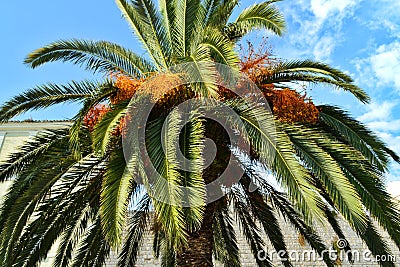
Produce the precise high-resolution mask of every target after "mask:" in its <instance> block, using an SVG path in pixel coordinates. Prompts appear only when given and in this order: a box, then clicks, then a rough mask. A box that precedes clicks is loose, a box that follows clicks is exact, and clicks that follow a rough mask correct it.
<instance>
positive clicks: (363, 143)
mask: <svg viewBox="0 0 400 267" xmlns="http://www.w3.org/2000/svg"><path fill="white" fill-rule="evenodd" d="M318 107H319V108H320V111H321V112H320V118H321V121H322V127H323V128H324V129H325V130H326V131H328V132H331V133H332V134H334V135H335V136H336V137H337V138H339V139H340V140H344V141H346V142H347V143H348V144H350V145H351V146H352V147H354V148H355V149H357V150H358V151H360V152H361V153H362V154H363V155H364V157H365V158H367V159H368V161H369V162H370V163H371V164H372V165H374V166H376V167H377V168H378V169H379V170H380V171H386V170H387V168H388V163H389V160H388V157H389V156H390V157H392V158H393V159H394V160H396V161H398V162H399V163H400V158H399V156H397V155H396V153H394V152H393V151H391V150H390V149H389V148H388V147H387V146H386V145H385V144H384V143H383V142H382V141H381V140H380V139H379V138H378V137H377V136H376V135H375V134H374V133H373V132H372V131H370V130H369V129H368V128H367V127H365V126H364V125H363V124H362V123H361V122H359V121H357V120H355V119H353V118H351V117H350V116H349V114H348V113H347V112H345V111H343V110H341V109H340V108H338V107H334V106H328V105H321V106H318Z"/></svg>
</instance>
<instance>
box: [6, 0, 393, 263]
mask: <svg viewBox="0 0 400 267" xmlns="http://www.w3.org/2000/svg"><path fill="white" fill-rule="evenodd" d="M116 2H117V4H118V7H119V8H120V10H121V11H122V13H123V15H124V17H125V19H126V20H127V21H128V23H129V24H130V26H131V27H132V29H133V30H134V32H135V35H136V37H137V38H138V39H139V41H141V43H142V44H143V47H144V49H145V50H146V52H147V53H146V57H140V56H138V55H137V54H136V53H134V52H133V51H131V50H128V49H126V48H123V47H121V46H119V45H117V44H113V43H110V42H106V41H87V40H66V41H58V42H55V43H52V44H49V45H47V46H45V47H43V48H40V49H38V50H36V51H34V52H33V53H31V54H30V55H28V57H27V58H26V60H25V63H26V64H28V65H29V66H31V67H33V68H35V67H38V66H40V65H42V64H45V63H48V62H52V61H58V60H61V61H68V62H72V63H74V64H78V65H80V66H84V67H85V68H86V69H88V70H90V71H93V72H100V73H104V74H110V73H112V74H113V76H112V78H109V79H108V78H105V79H104V80H103V81H100V82H93V81H83V82H75V81H73V82H71V83H69V84H66V85H57V84H46V85H42V86H38V87H35V88H33V89H30V90H28V91H26V92H25V93H22V94H20V95H18V96H16V97H14V98H12V99H11V100H10V101H8V102H6V103H5V104H4V105H3V106H2V107H1V112H0V121H2V122H6V121H8V120H10V119H12V118H14V117H15V116H17V115H19V114H21V113H24V112H26V111H28V110H36V109H42V108H46V107H49V106H51V105H54V104H59V103H65V102H79V103H81V104H82V108H81V110H80V111H79V112H78V114H77V115H76V116H75V117H74V119H73V121H74V122H73V124H72V126H71V127H69V128H65V129H60V130H57V131H54V130H53V131H50V130H49V131H45V132H43V133H41V134H39V135H38V136H36V137H35V138H33V139H32V140H30V141H28V142H27V143H26V144H25V145H23V146H22V147H21V149H20V151H19V152H16V153H14V154H12V155H11V156H10V158H9V159H8V160H7V161H6V162H4V163H3V164H2V165H0V180H1V181H5V180H7V179H11V178H12V177H16V178H15V180H14V182H13V184H12V187H11V189H10V190H9V192H8V193H7V195H6V197H5V199H4V203H3V205H2V207H1V210H0V214H1V215H0V229H1V232H0V243H1V249H0V261H1V263H2V265H4V266H34V265H36V264H37V263H38V262H40V261H41V260H42V259H44V258H46V257H47V253H48V251H49V250H50V248H51V247H52V245H53V244H54V243H55V242H56V240H58V239H59V240H60V244H59V246H58V250H57V256H56V259H55V263H54V266H70V265H71V266H101V265H103V264H104V262H105V260H106V258H107V257H108V255H109V254H110V251H111V250H115V249H118V248H119V247H121V246H122V250H121V251H120V253H119V266H133V265H135V262H136V259H137V254H138V251H139V248H140V245H141V242H142V240H143V236H144V233H145V232H146V231H147V230H149V228H151V231H152V232H153V234H154V243H153V248H154V253H155V255H156V256H157V257H160V258H161V262H162V266H174V265H177V266H212V264H213V256H214V258H215V259H216V260H218V261H221V262H223V263H224V264H225V266H240V258H239V249H238V245H237V240H236V233H235V230H234V228H233V221H234V218H233V216H232V215H233V213H234V214H235V216H236V217H235V218H236V221H237V222H238V223H239V224H240V225H241V229H242V232H243V234H244V236H245V237H246V239H247V241H248V243H249V246H250V248H251V251H252V252H253V254H254V256H255V258H256V262H257V264H258V266H272V262H271V260H270V259H267V260H265V261H263V260H260V259H259V257H257V254H258V252H259V251H260V250H262V249H263V246H264V244H265V243H264V240H263V238H262V234H261V232H262V231H264V232H265V233H266V236H267V237H268V239H269V240H270V241H271V243H272V245H273V246H274V249H275V250H277V251H286V255H287V248H286V244H285V240H284V234H283V232H282V229H281V227H280V225H279V223H278V220H277V216H278V213H280V214H282V215H283V216H284V217H285V218H286V220H287V221H288V222H289V223H290V224H292V225H293V226H294V227H295V228H296V230H297V231H298V232H299V233H300V234H301V235H302V236H303V237H304V238H305V240H306V241H307V242H308V243H309V245H310V246H311V247H312V248H313V249H315V250H316V251H317V252H318V253H319V254H320V255H322V254H323V251H324V250H325V249H327V247H326V244H324V242H323V240H322V239H321V238H320V237H319V236H318V234H317V232H316V231H315V229H314V226H313V224H312V222H313V220H314V219H318V220H319V221H321V222H324V223H328V224H329V225H331V227H332V228H333V230H334V231H335V232H336V233H337V235H338V237H339V238H343V239H345V238H346V237H345V236H344V234H343V231H342V229H341V228H340V226H339V224H338V222H337V215H338V214H341V215H342V216H343V217H344V218H345V219H346V220H347V221H348V223H349V224H350V226H351V227H352V228H353V229H354V230H355V231H356V233H357V234H358V235H359V236H360V237H361V238H362V239H363V240H364V241H365V243H366V244H367V246H368V248H369V249H370V250H371V251H372V253H373V254H374V255H383V254H388V253H391V252H390V249H389V247H388V245H387V243H386V241H385V240H383V238H382V237H381V235H380V234H379V232H378V231H377V229H376V226H375V223H374V222H375V221H376V222H377V223H378V224H379V225H380V226H381V227H383V228H384V229H385V230H386V231H387V233H388V234H389V235H390V237H391V238H392V239H393V241H394V242H395V244H396V245H397V246H398V247H400V235H399V234H400V222H399V218H400V217H399V209H398V207H397V206H396V205H395V203H394V202H393V201H392V199H391V197H390V195H389V194H388V193H387V191H386V190H385V185H384V182H383V179H382V177H383V175H384V174H385V172H386V171H387V169H388V164H389V160H390V158H393V159H395V160H396V161H399V158H398V156H397V155H395V153H394V152H393V151H391V150H390V149H388V148H387V147H386V146H385V144H384V143H383V142H382V141H380V140H379V138H377V137H376V136H375V135H374V134H373V133H372V132H371V131H369V130H368V129H367V128H366V127H365V126H363V125H362V124H361V123H360V122H358V121H356V120H354V119H352V118H351V117H350V116H349V114H347V113H346V112H344V111H343V110H341V109H340V108H338V107H334V106H326V105H322V106H315V105H314V104H313V103H312V102H310V101H307V100H306V99H305V98H304V97H301V96H300V94H299V93H297V92H295V91H294V90H291V89H288V88H289V87H290V86H291V83H293V82H299V81H300V82H309V83H317V84H326V85H331V86H333V87H335V88H338V89H341V90H345V91H348V92H350V93H351V94H353V95H354V96H355V97H356V98H357V99H359V100H360V101H361V102H364V103H366V102H368V101H369V97H368V96H367V95H366V93H365V92H364V91H363V90H361V89H360V88H358V87H357V86H356V85H354V83H353V80H352V79H351V78H350V77H349V76H347V75H346V74H344V73H342V72H341V71H339V70H336V69H334V68H331V67H330V66H328V65H326V64H323V63H318V62H313V61H309V60H306V61H284V62H273V64H271V62H270V61H268V60H267V59H268V57H265V56H261V57H260V58H251V57H250V58H247V59H245V60H242V62H241V60H240V57H239V55H238V53H237V52H236V51H235V49H234V45H235V42H236V41H237V40H239V39H241V38H242V37H243V36H244V35H246V34H247V33H248V32H250V31H252V30H255V29H267V30H270V31H272V32H273V33H275V34H277V35H281V34H282V33H283V31H284V28H285V24H284V20H283V17H282V15H281V14H280V13H279V11H278V9H277V8H276V7H275V6H274V2H276V1H266V2H263V3H260V4H255V5H253V6H251V7H249V8H246V9H245V10H243V11H242V12H241V13H240V15H239V16H238V17H237V18H236V19H235V20H232V19H231V15H232V12H233V9H234V8H235V7H236V6H237V5H238V1H232V0H227V1H223V0H215V1H213V0H204V1H200V0H193V1H185V0H171V1H166V0H160V1H159V3H158V5H156V4H155V3H153V2H152V1H151V0H133V1H131V2H129V3H128V2H127V1H125V0H117V1H116ZM182 63H191V64H192V65H191V66H195V67H194V68H192V69H190V73H189V74H193V75H205V74H211V75H212V77H216V76H218V75H221V73H218V70H217V69H216V68H215V63H220V64H224V65H227V66H228V67H230V68H231V69H233V70H237V71H241V72H244V73H247V74H249V77H250V78H251V79H252V80H253V81H254V82H255V83H256V84H257V85H258V86H259V88H260V89H261V91H262V93H263V95H264V96H265V98H266V99H267V101H268V103H269V104H270V105H271V106H272V111H273V115H274V118H273V120H274V123H275V128H276V131H275V132H274V133H273V138H272V137H271V133H267V132H265V131H264V128H263V127H261V126H262V123H263V122H270V121H271V116H270V115H269V113H268V112H266V110H265V108H264V107H262V106H260V105H258V106H257V105H252V104H249V103H247V102H246V101H243V99H239V98H238V97H237V96H235V95H232V94H225V93H224V91H223V90H222V89H221V88H220V87H218V86H213V85H212V84H210V83H200V84H198V86H197V85H196V86H178V87H177V88H175V89H174V90H173V91H170V92H168V93H167V94H165V95H164V94H160V90H161V89H160V88H159V87H151V88H153V89H151V88H150V90H141V91H140V90H138V87H140V86H139V85H140V84H143V83H144V81H149V80H151V79H152V78H153V77H155V76H156V74H157V73H160V72H161V73H168V70H169V69H170V68H171V67H174V66H176V65H179V64H182ZM249 63H251V64H249ZM246 64H247V65H246ZM196 66H197V67H196ZM168 77H169V78H171V77H174V76H173V75H170V76H168ZM168 77H167V78H168ZM136 91H137V92H136ZM134 92H136V95H139V97H137V98H135V99H136V101H140V102H137V103H140V104H141V103H146V101H148V102H147V103H152V102H154V98H155V97H156V96H158V97H156V98H157V103H154V104H155V106H154V109H153V111H152V113H151V114H150V117H149V120H148V121H146V127H145V128H146V130H145V144H146V149H147V151H148V154H149V158H150V161H151V162H152V163H153V165H154V166H155V168H156V170H157V171H158V172H159V173H160V174H161V175H162V176H163V177H164V178H165V179H166V180H167V181H168V182H169V183H170V184H173V185H189V186H191V187H192V188H196V189H198V192H197V193H196V194H195V196H194V202H195V203H194V204H195V205H190V206H187V207H186V206H184V207H183V206H180V205H172V204H170V203H168V202H166V201H160V199H157V198H155V197H154V196H153V195H152V194H150V193H149V188H146V187H144V186H143V185H141V184H139V183H138V178H140V179H141V180H143V181H145V182H144V184H146V182H149V181H151V178H152V177H149V176H148V173H146V171H145V170H144V169H145V166H146V164H148V162H142V161H141V160H140V159H139V157H138V158H136V157H133V158H129V159H128V160H126V159H125V156H124V151H123V137H122V136H123V133H122V131H124V128H123V127H122V126H121V125H122V124H123V123H122V119H123V118H125V123H127V122H128V123H132V124H133V125H135V123H136V121H135V120H136V119H137V120H139V119H140V118H137V117H134V116H130V118H126V117H129V116H128V115H132V114H130V113H129V112H130V108H131V106H132V100H131V98H132V93H134ZM171 92H172V93H171ZM201 97H211V98H215V99H217V100H219V101H220V102H222V103H224V105H226V106H228V107H230V108H231V109H232V110H234V111H235V113H236V114H237V115H238V116H239V118H240V119H241V121H242V122H243V123H240V124H235V125H234V126H235V127H236V128H237V130H238V132H239V133H244V132H247V133H248V136H247V137H246V138H247V140H246V142H247V143H248V144H249V145H250V148H251V149H250V152H249V153H247V154H245V155H240V153H242V154H243V152H245V151H240V147H235V148H233V147H231V146H229V144H230V143H229V138H228V137H227V136H226V133H225V132H224V130H223V129H221V127H219V126H218V125H217V124H216V123H215V122H213V121H211V120H207V119H204V118H201V117H200V118H199V117H197V119H193V120H190V123H188V124H185V125H183V124H182V116H183V114H181V113H179V112H173V107H175V106H176V105H177V104H180V103H182V102H183V101H185V100H187V99H189V98H201ZM133 102H134V101H133ZM102 103H107V104H108V106H109V108H106V109H104V108H103V109H101V110H100V111H99V110H98V105H99V104H102ZM137 103H136V104H137ZM133 104H135V103H133ZM96 109H97V111H99V112H100V113H101V115H99V112H97V114H98V115H97V117H96V116H94V121H95V123H94V126H93V124H90V123H88V122H87V121H88V118H90V116H91V115H90V114H93V111H96ZM297 109H302V111H303V113H304V114H303V113H299V112H298V113H293V112H295V111H296V110H297ZM170 111H171V112H170ZM169 112H170V113H171V114H169V115H170V116H167V115H168V113H169ZM228 119H230V118H228ZM164 123H166V124H167V125H168V127H169V128H168V134H167V135H165V134H163V132H162V126H163V124H164ZM205 138H211V139H213V140H214V142H215V143H216V144H217V147H218V151H217V153H216V158H215V159H214V161H213V162H212V164H211V165H210V166H209V167H208V168H207V169H205V170H204V171H202V166H203V164H204V162H203V161H202V160H201V159H202V153H203V150H204V139H205ZM181 140H186V141H185V142H182V141H181ZM163 143H164V144H166V149H167V150H168V152H165V153H164V152H163V147H162V145H161V144H163ZM176 143H179V144H180V149H181V153H183V154H184V156H185V157H186V158H189V159H193V160H194V161H193V162H194V164H193V166H192V167H193V169H192V170H193V171H191V172H187V171H182V170H178V169H177V167H176V165H174V162H173V161H171V155H172V158H173V157H175V156H174V155H175V153H176V151H175V150H174V149H171V147H172V148H174V147H175V145H176ZM238 150H239V152H238ZM269 151H272V152H273V153H274V155H275V156H274V158H273V159H272V160H271V157H270V156H269V155H267V154H268V153H267V152H269ZM138 153H139V152H138ZM139 154H140V153H139ZM167 154H168V155H167ZM135 155H136V154H135ZM230 155H233V156H235V157H236V159H237V162H238V166H239V167H240V168H241V169H242V170H243V171H244V175H243V177H242V179H241V180H240V181H239V182H237V183H235V184H234V185H232V186H231V187H230V189H229V190H227V192H226V195H224V196H223V197H222V198H220V199H218V200H217V201H214V202H212V203H208V204H207V203H206V202H205V201H204V197H205V194H206V192H204V190H203V188H204V186H205V184H208V183H210V182H213V181H215V180H216V179H217V178H218V174H219V173H220V172H221V171H223V169H224V168H225V167H226V160H227V157H228V158H229V156H230ZM196 159H197V161H196ZM199 159H200V160H199ZM127 162H128V163H127ZM254 166H259V167H257V168H255V167H254ZM260 166H261V167H260ZM260 168H262V169H265V170H268V172H269V173H270V175H272V176H273V177H275V179H276V180H277V181H278V182H279V184H280V187H281V188H276V187H274V186H273V185H272V184H271V182H270V178H268V177H266V176H265V175H263V174H261V173H260V171H259V169H260ZM132 169H133V170H137V171H136V172H132V171H131V170H132ZM252 185H257V189H256V190H251V188H252ZM154 186H155V187H156V186H157V184H156V183H155V184H154ZM162 189H163V188H161V190H162ZM177 194H178V195H179V192H175V191H169V192H168V193H166V194H165V196H166V197H169V198H173V197H175V196H176V195H177ZM150 226H151V227H150ZM124 229H127V235H126V236H125V235H124ZM350 249H351V248H350V246H347V247H346V248H345V250H346V251H347V250H350ZM323 256H324V261H325V263H326V264H327V265H328V266H333V265H334V263H333V262H332V260H331V259H330V258H329V255H327V254H326V255H323ZM349 260H351V259H349ZM282 263H283V264H284V265H285V266H291V263H290V261H286V260H282ZM381 264H382V266H394V263H393V262H382V263H381Z"/></svg>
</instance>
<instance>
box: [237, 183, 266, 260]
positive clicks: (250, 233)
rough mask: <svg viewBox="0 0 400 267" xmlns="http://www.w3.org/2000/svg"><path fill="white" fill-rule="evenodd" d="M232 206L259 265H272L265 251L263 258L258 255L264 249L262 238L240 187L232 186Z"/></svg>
mask: <svg viewBox="0 0 400 267" xmlns="http://www.w3.org/2000/svg"><path fill="white" fill-rule="evenodd" d="M231 195H232V196H233V198H232V201H233V208H234V210H235V214H236V216H237V220H236V222H237V223H238V224H239V226H240V228H241V229H242V232H243V235H244V237H245V238H246V241H247V243H248V244H249V246H250V250H251V252H252V253H253V256H254V258H255V260H256V263H257V265H258V266H260V267H264V266H266V267H272V266H273V264H272V261H271V259H270V258H269V256H268V255H267V253H265V259H262V258H261V257H260V251H264V246H265V243H264V240H263V239H262V237H261V235H260V228H259V227H258V226H257V224H256V223H255V222H254V220H253V218H252V216H251V214H250V209H249V204H248V199H247V197H246V195H245V194H244V192H242V190H240V188H236V187H234V188H233V190H232V194H231ZM264 252H265V251H264Z"/></svg>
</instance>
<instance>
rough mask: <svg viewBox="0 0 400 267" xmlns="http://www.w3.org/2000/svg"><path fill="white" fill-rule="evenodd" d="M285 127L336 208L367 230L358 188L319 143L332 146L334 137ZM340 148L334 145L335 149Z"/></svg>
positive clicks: (301, 157) (302, 128)
mask: <svg viewBox="0 0 400 267" xmlns="http://www.w3.org/2000/svg"><path fill="white" fill-rule="evenodd" d="M283 128H284V129H285V132H286V133H287V134H288V135H289V137H290V140H291V142H293V144H294V146H295V148H296V151H297V153H298V155H299V157H300V159H301V160H302V161H303V162H304V164H306V166H307V167H308V168H309V169H310V171H311V172H312V173H313V174H314V175H315V178H316V179H318V180H319V181H320V182H321V184H322V185H323V187H324V188H325V189H326V191H327V192H328V194H329V196H330V197H331V198H332V200H333V202H334V204H335V207H337V208H338V209H339V210H340V212H341V213H342V214H343V216H344V217H345V218H346V219H347V220H348V222H349V223H350V224H351V225H352V226H353V227H357V228H359V229H363V228H364V229H365V227H366V226H367V218H366V217H365V212H364V206H363V205H362V202H361V198H360V196H359V194H358V193H357V190H356V189H355V188H354V185H353V184H352V183H351V182H350V181H349V179H348V178H347V177H346V176H345V175H344V173H343V171H342V169H341V167H340V165H339V164H338V163H337V162H336V161H335V160H334V159H333V158H332V157H331V156H330V155H329V153H327V152H325V151H324V149H322V148H321V147H319V146H318V145H317V143H316V142H319V143H321V142H324V143H325V144H326V145H329V144H330V140H329V139H328V138H326V136H324V135H323V134H322V133H321V132H319V131H314V130H312V129H310V128H308V127H307V126H305V125H301V126H293V125H284V127H283ZM340 148H341V147H336V146H335V145H334V144H331V150H337V149H340Z"/></svg>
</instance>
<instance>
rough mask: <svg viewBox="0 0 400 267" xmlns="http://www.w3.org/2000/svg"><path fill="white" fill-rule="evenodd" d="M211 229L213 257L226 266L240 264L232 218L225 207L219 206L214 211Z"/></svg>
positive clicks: (237, 265)
mask: <svg viewBox="0 0 400 267" xmlns="http://www.w3.org/2000/svg"><path fill="white" fill-rule="evenodd" d="M213 231H214V258H215V259H216V260H218V261H219V262H221V263H223V264H224V266H226V267H230V266H233V267H234V266H236V267H239V266H241V265H240V258H239V247H238V243H237V238H236V233H235V229H234V228H233V219H232V218H231V216H230V214H229V211H228V209H227V208H220V209H217V210H216V211H215V213H214V221H213Z"/></svg>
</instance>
